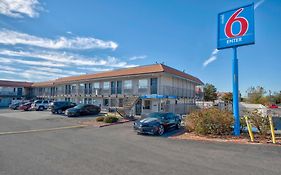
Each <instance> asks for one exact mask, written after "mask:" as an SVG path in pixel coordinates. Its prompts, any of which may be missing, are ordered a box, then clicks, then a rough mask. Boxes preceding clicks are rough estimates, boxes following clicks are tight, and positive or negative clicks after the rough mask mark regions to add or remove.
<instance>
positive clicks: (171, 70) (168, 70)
mask: <svg viewBox="0 0 281 175" xmlns="http://www.w3.org/2000/svg"><path fill="white" fill-rule="evenodd" d="M156 65H159V66H160V67H158V68H157V67H156V68H157V69H156V70H155V71H148V72H140V73H132V74H130V73H129V74H124V75H116V76H106V75H105V76H104V77H102V76H101V77H93V78H90V77H83V76H87V75H89V76H91V75H99V74H103V73H110V72H113V73H114V72H119V71H122V70H128V69H132V70H133V69H134V68H138V69H141V68H145V67H151V66H156ZM165 69H166V70H165ZM162 72H166V73H169V74H172V75H176V76H179V77H181V78H184V79H188V80H190V81H193V82H195V83H198V84H200V85H203V84H204V83H203V82H202V81H201V80H200V79H199V78H197V77H194V76H192V75H190V74H187V73H185V72H182V71H179V70H177V69H175V68H172V67H170V66H167V65H164V64H160V63H156V64H149V65H142V66H137V67H130V68H121V69H114V70H110V71H104V72H98V73H92V74H82V75H77V76H68V77H61V78H57V79H54V80H50V81H45V82H35V83H33V84H32V87H49V86H54V85H60V84H65V83H74V82H80V81H90V80H96V79H106V78H116V77H124V76H136V75H146V74H153V73H162ZM79 77H81V79H78V78H79ZM66 78H67V79H66ZM69 78H73V79H72V80H71V79H70V80H69ZM75 78H77V80H75ZM64 79H66V80H64Z"/></svg>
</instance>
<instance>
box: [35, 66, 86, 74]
mask: <svg viewBox="0 0 281 175" xmlns="http://www.w3.org/2000/svg"><path fill="white" fill-rule="evenodd" d="M30 68H31V69H33V70H37V71H41V72H47V73H54V74H56V75H64V76H65V75H81V74H83V72H77V71H72V70H63V69H58V68H51V67H34V66H31V67H30Z"/></svg>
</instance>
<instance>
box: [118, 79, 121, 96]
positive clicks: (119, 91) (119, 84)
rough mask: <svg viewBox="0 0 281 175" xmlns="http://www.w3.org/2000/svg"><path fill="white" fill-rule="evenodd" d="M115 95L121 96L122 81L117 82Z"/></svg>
mask: <svg viewBox="0 0 281 175" xmlns="http://www.w3.org/2000/svg"><path fill="white" fill-rule="evenodd" d="M117 94H122V81H117Z"/></svg>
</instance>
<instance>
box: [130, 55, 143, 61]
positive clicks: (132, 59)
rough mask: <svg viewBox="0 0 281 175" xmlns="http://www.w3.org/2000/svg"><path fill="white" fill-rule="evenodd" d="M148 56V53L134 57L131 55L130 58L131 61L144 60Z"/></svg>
mask: <svg viewBox="0 0 281 175" xmlns="http://www.w3.org/2000/svg"><path fill="white" fill-rule="evenodd" d="M145 58H146V55H141V56H133V57H130V58H129V60H130V61H134V60H143V59H145Z"/></svg>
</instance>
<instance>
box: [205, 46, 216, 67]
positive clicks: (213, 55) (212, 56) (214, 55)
mask: <svg viewBox="0 0 281 175" xmlns="http://www.w3.org/2000/svg"><path fill="white" fill-rule="evenodd" d="M218 52H219V50H218V49H214V50H213V52H212V54H211V56H210V57H209V58H208V59H207V60H206V61H204V63H203V67H206V66H208V65H209V64H210V63H211V62H213V61H215V60H216V59H217V53H218Z"/></svg>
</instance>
